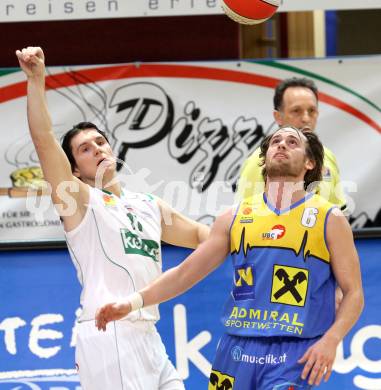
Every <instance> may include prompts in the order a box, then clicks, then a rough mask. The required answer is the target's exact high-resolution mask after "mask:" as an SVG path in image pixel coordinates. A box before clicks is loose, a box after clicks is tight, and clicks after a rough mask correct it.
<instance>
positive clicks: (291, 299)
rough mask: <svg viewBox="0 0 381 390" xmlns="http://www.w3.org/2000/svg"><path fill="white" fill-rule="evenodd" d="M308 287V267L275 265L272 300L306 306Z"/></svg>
mask: <svg viewBox="0 0 381 390" xmlns="http://www.w3.org/2000/svg"><path fill="white" fill-rule="evenodd" d="M307 289H308V270H307V269H304V268H295V267H288V266H284V265H274V268H273V283H272V289H271V302H274V303H283V304H286V305H292V306H304V304H305V302H306V296H307Z"/></svg>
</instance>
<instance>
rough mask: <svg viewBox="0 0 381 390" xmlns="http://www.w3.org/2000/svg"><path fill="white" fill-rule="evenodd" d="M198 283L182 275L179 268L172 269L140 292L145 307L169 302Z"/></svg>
mask: <svg viewBox="0 0 381 390" xmlns="http://www.w3.org/2000/svg"><path fill="white" fill-rule="evenodd" d="M195 283H196V281H194V280H190V279H187V278H186V277H184V275H181V272H180V269H179V267H175V268H172V269H170V270H168V271H166V272H165V273H164V274H163V275H161V276H160V277H159V278H158V279H156V281H154V282H153V283H152V284H151V285H150V286H148V287H146V288H144V289H143V290H141V291H140V293H141V295H142V296H143V301H144V306H151V305H155V304H158V303H161V302H165V301H168V300H169V299H171V298H174V297H176V296H178V295H180V294H182V293H183V292H185V291H187V290H188V289H189V288H191V287H192V286H193V285H194V284H195Z"/></svg>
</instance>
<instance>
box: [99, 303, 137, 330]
mask: <svg viewBox="0 0 381 390" xmlns="http://www.w3.org/2000/svg"><path fill="white" fill-rule="evenodd" d="M130 312H131V304H130V302H128V301H127V302H125V303H108V304H106V305H104V306H102V307H101V308H99V309H98V310H97V313H96V315H95V326H96V327H97V328H98V330H103V331H105V330H106V325H107V323H108V322H110V321H116V320H120V319H122V318H123V317H125V316H126V315H127V314H129V313H130Z"/></svg>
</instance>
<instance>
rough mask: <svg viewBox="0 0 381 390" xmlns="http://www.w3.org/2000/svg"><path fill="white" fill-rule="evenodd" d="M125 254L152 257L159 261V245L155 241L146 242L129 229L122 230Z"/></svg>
mask: <svg viewBox="0 0 381 390" xmlns="http://www.w3.org/2000/svg"><path fill="white" fill-rule="evenodd" d="M120 233H121V235H122V242H123V246H124V253H126V254H134V255H141V256H146V257H150V258H151V259H152V260H153V261H155V262H158V261H159V243H158V242H156V241H154V240H146V239H144V238H141V237H139V236H138V235H137V234H135V233H133V232H131V231H129V230H128V229H120Z"/></svg>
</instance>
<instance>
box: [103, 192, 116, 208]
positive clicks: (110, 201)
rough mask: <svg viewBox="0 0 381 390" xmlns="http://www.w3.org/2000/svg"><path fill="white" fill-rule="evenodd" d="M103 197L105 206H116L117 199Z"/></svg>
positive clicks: (108, 196) (104, 195)
mask: <svg viewBox="0 0 381 390" xmlns="http://www.w3.org/2000/svg"><path fill="white" fill-rule="evenodd" d="M102 197H103V203H104V205H105V206H108V207H110V206H116V199H115V198H114V197H113V196H112V195H108V194H103V195H102Z"/></svg>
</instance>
